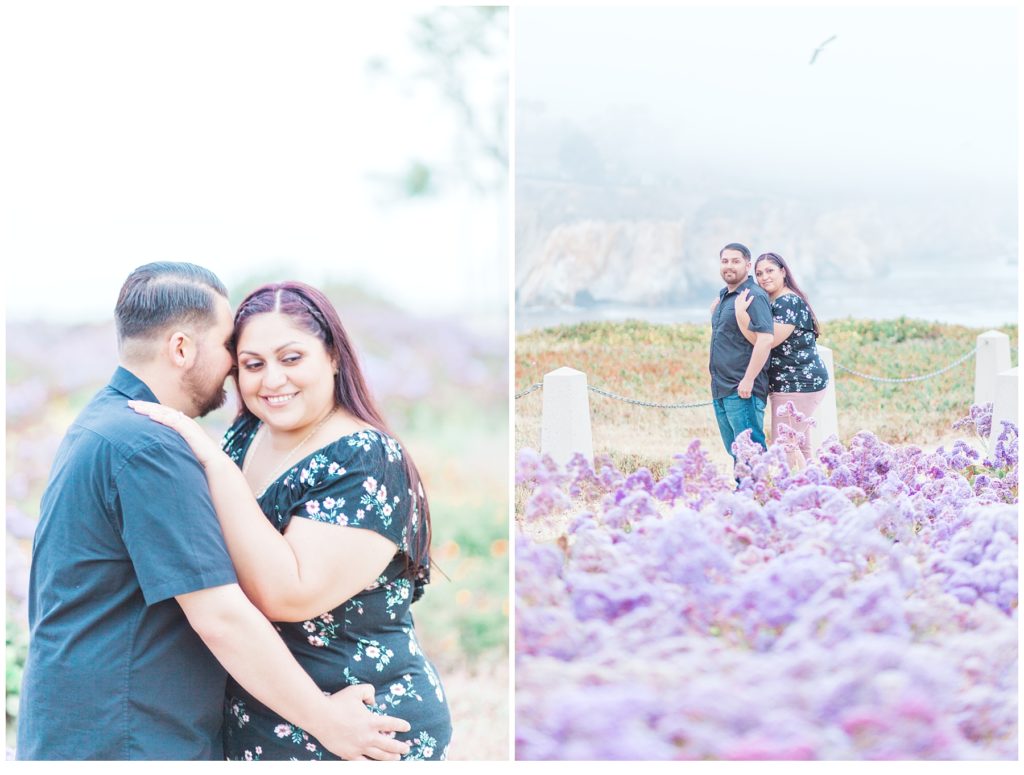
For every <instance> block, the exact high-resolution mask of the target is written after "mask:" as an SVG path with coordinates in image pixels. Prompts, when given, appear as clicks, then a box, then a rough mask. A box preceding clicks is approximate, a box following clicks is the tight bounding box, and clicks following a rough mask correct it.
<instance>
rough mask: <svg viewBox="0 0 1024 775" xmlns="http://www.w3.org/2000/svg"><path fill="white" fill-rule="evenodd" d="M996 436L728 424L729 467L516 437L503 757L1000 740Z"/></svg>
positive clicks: (1006, 581) (1004, 455) (1005, 596)
mask: <svg viewBox="0 0 1024 775" xmlns="http://www.w3.org/2000/svg"><path fill="white" fill-rule="evenodd" d="M1016 436H1017V430H1016V427H1014V426H1013V425H1012V424H1007V425H1006V427H1005V428H1004V431H1003V435H1002V437H1001V446H1000V445H999V444H997V445H996V448H995V449H994V451H993V454H992V455H991V456H989V457H985V458H983V457H982V456H981V455H980V454H979V453H978V452H977V451H975V450H974V449H973V448H972V447H971V446H970V445H968V444H966V443H964V442H957V443H956V444H954V445H953V447H952V448H951V449H949V450H946V449H944V448H941V447H940V448H939V449H937V450H936V451H934V452H926V451H924V450H921V449H919V448H917V447H893V446H890V445H887V444H884V443H882V442H880V441H879V440H878V439H877V438H876V437H875V436H874V435H872V434H871V433H867V432H863V433H859V434H857V435H856V436H855V437H853V438H852V439H851V440H850V442H849V444H847V445H845V446H844V445H843V444H841V443H839V442H838V441H837V440H836V439H834V438H832V439H829V440H828V441H827V442H826V443H825V444H824V445H823V447H822V448H821V450H820V451H819V452H818V454H817V456H816V457H815V458H814V459H813V460H811V461H809V463H808V465H807V467H806V468H804V469H803V470H800V471H795V470H791V468H790V466H789V465H788V464H787V462H786V459H787V455H786V451H787V450H786V445H785V444H776V445H773V446H772V447H771V448H769V449H768V450H767V451H764V450H762V449H761V447H759V446H758V445H756V444H752V443H751V442H750V440H749V435H747V436H746V437H741V438H740V439H739V440H738V441H737V446H736V451H737V457H738V463H737V466H736V477H737V478H739V480H740V481H739V484H738V485H737V483H736V481H735V479H734V478H733V477H732V476H729V475H727V474H725V473H721V472H718V471H716V469H715V468H714V466H712V465H711V464H710V462H709V460H708V457H707V455H706V453H705V452H704V451H703V450H702V449H701V447H700V443H699V442H698V441H694V442H693V443H692V444H691V445H690V446H689V448H688V449H687V451H686V452H685V453H683V454H680V455H676V456H675V458H674V464H673V465H672V467H671V468H670V469H669V470H668V471H667V473H666V474H665V476H663V477H662V478H661V479H659V480H657V481H655V480H654V479H653V477H652V476H651V474H650V472H649V471H647V470H646V469H640V470H638V471H635V472H633V473H629V474H627V473H623V472H620V471H618V470H616V469H615V467H614V466H613V465H612V464H611V462H610V461H609V460H607V459H605V460H598V461H597V462H596V463H595V465H594V466H593V467H591V466H590V465H589V464H588V463H587V461H586V460H585V459H584V458H583V457H582V456H576V457H575V458H574V459H573V460H572V461H571V462H570V463H569V465H568V466H566V467H565V468H564V469H562V468H559V467H558V466H556V465H554V464H553V463H552V462H551V460H550V459H548V458H546V457H542V456H539V455H538V454H537V453H536V452H533V451H532V450H523V451H521V452H520V455H519V460H518V474H517V482H519V483H520V485H523V486H525V487H527V489H528V491H529V495H528V497H527V499H526V501H525V507H524V513H523V518H524V525H523V527H522V528H521V529H520V531H519V535H518V538H517V547H516V558H517V559H516V661H517V668H516V682H517V687H516V715H517V724H516V738H517V739H516V745H517V758H519V759H705V758H712V759H901V758H905V759H992V758H1009V759H1012V758H1016V756H1017V743H1016V740H1017V720H1016V719H1017V680H1016V676H1017V542H1018V535H1017V508H1016V503H1017V453H1016ZM552 521H555V522H557V524H561V525H564V530H563V531H562V535H561V536H560V537H559V538H558V540H556V541H554V542H550V543H544V542H539V541H535V540H533V539H531V538H530V537H529V533H530V532H531V528H532V527H534V526H536V525H538V524H543V523H545V522H552Z"/></svg>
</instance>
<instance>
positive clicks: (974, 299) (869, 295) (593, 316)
mask: <svg viewBox="0 0 1024 775" xmlns="http://www.w3.org/2000/svg"><path fill="white" fill-rule="evenodd" d="M1019 280H1020V278H1019V273H1018V271H1017V264H1016V262H1014V263H1009V262H1007V261H1005V260H998V261H986V260H984V259H972V260H964V261H961V262H956V263H953V262H945V265H944V266H943V267H936V266H931V267H920V266H918V267H914V266H902V267H895V268H893V269H891V270H890V271H889V272H888V273H887V274H886V275H885V276H884V277H872V278H865V279H856V280H852V279H848V278H835V279H828V278H826V279H824V280H819V281H818V282H817V283H816V284H815V285H814V286H807V287H805V288H804V290H805V291H806V292H807V294H808V296H809V297H810V300H811V304H812V306H813V307H814V311H815V313H816V314H817V315H818V318H819V319H820V320H823V321H824V320H834V319H837V318H845V317H854V318H869V319H874V320H885V319H891V318H898V317H900V316H904V317H908V318H914V319H918V320H930V321H938V322H942V323H954V324H958V325H964V326H972V327H978V328H1001V327H1003V326H1006V325H1007V324H1016V323H1017V322H1018V314H1019V307H1018V304H1019V298H1020V297H1019ZM712 298H713V295H709V296H708V298H706V299H703V298H702V299H689V300H687V301H686V302H684V303H683V304H680V305H677V306H671V307H668V306H666V307H642V306H635V305H622V304H598V305H595V306H592V307H565V308H559V309H523V308H519V307H517V308H516V316H515V326H516V331H517V332H519V333H522V332H525V331H531V330H534V329H537V328H544V327H547V326H556V325H565V324H572V323H582V322H590V321H616V320H627V319H638V320H646V321H648V322H651V323H707V322H708V321H709V309H710V305H711V301H712Z"/></svg>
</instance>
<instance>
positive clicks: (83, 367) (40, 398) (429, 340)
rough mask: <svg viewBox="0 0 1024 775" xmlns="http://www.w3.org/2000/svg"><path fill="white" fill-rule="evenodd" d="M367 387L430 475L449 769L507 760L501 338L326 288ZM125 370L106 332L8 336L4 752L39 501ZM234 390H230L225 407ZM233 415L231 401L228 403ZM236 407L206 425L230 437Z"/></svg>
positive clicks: (434, 603)
mask: <svg viewBox="0 0 1024 775" xmlns="http://www.w3.org/2000/svg"><path fill="white" fill-rule="evenodd" d="M328 293H329V295H330V296H331V298H332V299H333V300H334V302H335V304H336V305H337V306H338V309H339V311H341V314H342V317H343V319H344V321H345V324H346V327H347V328H348V331H349V334H350V335H351V337H352V339H353V341H354V342H355V343H356V346H357V348H358V350H359V355H360V358H361V360H362V363H363V367H364V370H365V372H366V375H367V379H368V382H369V383H370V385H371V388H372V389H373V391H374V394H375V396H376V397H377V399H378V401H379V402H380V404H381V407H382V409H383V411H384V414H385V416H386V417H387V418H388V420H389V421H390V423H391V424H392V426H393V427H394V429H395V431H396V433H398V434H399V435H400V436H401V437H402V439H403V441H404V442H405V444H406V446H407V447H408V448H409V449H411V450H412V451H413V453H414V456H415V459H416V461H417V464H418V466H419V469H420V471H421V472H422V473H423V476H424V480H425V483H426V486H427V490H428V494H429V495H430V498H431V512H432V514H433V520H434V557H435V560H436V564H437V566H438V567H439V568H440V569H441V571H443V574H446V575H447V578H446V577H445V575H443V574H442V573H436V574H435V575H434V578H433V581H432V583H431V585H430V587H429V588H428V590H427V594H426V595H425V596H424V598H423V600H422V601H421V602H419V603H417V605H416V608H414V614H415V616H416V622H417V628H418V630H419V634H420V639H421V642H422V643H423V645H424V649H425V650H426V651H427V653H428V654H430V656H431V658H432V659H433V661H434V662H435V664H436V665H437V667H438V670H439V672H440V673H441V676H442V680H444V682H445V685H446V689H447V691H448V697H449V701H450V702H451V706H452V712H453V716H454V720H455V728H456V736H455V737H454V738H453V745H452V749H451V756H452V758H453V759H465V758H472V759H505V758H507V755H508V723H507V712H508V707H509V698H508V604H509V599H508V506H507V492H508V489H507V488H508V478H507V474H508V472H507V459H508V458H507V454H508V453H507V443H508V442H507V440H508V364H507V334H506V331H505V329H504V316H503V315H501V316H495V317H496V319H497V320H498V321H499V324H498V325H492V326H490V330H488V327H487V326H486V325H485V324H486V323H487V321H478V322H477V324H476V325H475V326H471V325H470V324H469V323H468V321H465V320H454V319H451V318H444V317H438V318H432V319H423V318H417V317H413V316H410V315H408V314H404V313H402V312H401V311H400V310H396V309H394V308H391V307H389V306H388V305H387V304H386V303H384V302H382V301H380V300H378V299H372V298H366V297H363V296H361V295H359V294H358V293H354V292H352V291H349V290H347V289H343V288H334V289H328ZM116 365H117V353H116V346H115V336H114V329H113V324H112V323H104V324H89V325H56V324H46V323H20V322H13V321H8V324H7V435H6V451H7V471H6V476H7V503H6V507H7V519H6V522H7V541H6V544H7V545H6V555H7V556H6V560H7V563H6V565H7V621H6V630H7V654H6V686H7V694H6V705H7V708H6V710H7V713H6V716H7V719H6V720H7V724H6V727H7V741H8V745H11V744H12V741H13V733H14V729H15V725H16V723H17V716H18V695H19V687H20V684H21V671H22V666H23V663H24V657H25V650H26V646H27V641H28V635H27V602H26V595H27V592H28V570H29V559H30V557H31V541H32V535H33V533H34V531H35V524H36V519H37V517H38V509H39V498H40V495H41V494H42V490H43V488H44V487H45V485H46V481H47V478H48V476H49V469H50V462H51V460H52V458H53V456H54V454H55V452H56V450H57V447H58V445H59V444H60V440H61V438H62V437H63V435H64V432H65V430H66V429H67V427H68V425H69V424H70V423H71V421H72V420H73V419H74V417H75V415H76V414H77V413H78V411H79V410H80V409H81V408H82V407H83V406H84V405H85V403H86V402H87V401H88V400H89V399H90V397H91V396H92V395H93V394H94V393H95V392H96V391H97V390H98V389H99V388H100V387H102V386H103V385H104V384H106V382H107V380H108V379H109V378H110V375H111V374H112V373H113V371H114V368H115V367H116ZM230 393H231V391H230V390H229V395H230ZM229 403H231V404H233V401H232V402H229ZM233 414H234V409H233V407H232V406H226V407H225V408H223V409H221V410H218V411H217V412H215V413H213V414H211V415H210V416H209V417H208V418H206V419H204V420H203V423H204V425H205V426H206V427H207V429H208V430H209V432H210V433H211V434H212V435H215V436H216V435H219V434H221V433H223V431H224V430H225V429H226V428H227V426H228V424H229V423H230V422H231V419H232V417H233Z"/></svg>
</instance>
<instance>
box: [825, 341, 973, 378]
mask: <svg viewBox="0 0 1024 775" xmlns="http://www.w3.org/2000/svg"><path fill="white" fill-rule="evenodd" d="M977 351H978V348H977V347H975V348H974V349H972V350H971V351H970V352H969V353H967V354H966V355H964V356H963V357H962V358H958V359H957V360H955V361H953V363H951V364H949V365H948V366H947V367H946V368H944V369H939V370H938V371H933V372H932V373H931V374H922V375H921V376H919V377H872V376H871V375H870V374H862V373H861V372H859V371H854V370H853V369H851V368H849V367H848V366H843V365H842V364H840V363H837V364H836V368H837V369H842V370H843V371H846V372H849V373H850V374H854V375H856V376H858V377H863V378H864V379H869V380H871V381H873V382H920V381H921V380H923V379H931V378H932V377H937V376H939V375H940V374H945V373H946V372H947V371H949V370H950V369H955V368H956V367H957V366H959V365H960V364H961V363H963V362H964V361H966V360H967V359H968V358H970V357H971V356H972V355H974V354H975V353H976V352H977Z"/></svg>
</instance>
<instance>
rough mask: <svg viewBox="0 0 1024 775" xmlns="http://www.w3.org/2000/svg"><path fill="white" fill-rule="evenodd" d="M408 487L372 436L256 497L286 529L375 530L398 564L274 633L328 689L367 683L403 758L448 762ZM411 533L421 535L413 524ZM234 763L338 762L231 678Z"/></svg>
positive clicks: (239, 439) (227, 728)
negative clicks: (424, 624) (413, 549)
mask: <svg viewBox="0 0 1024 775" xmlns="http://www.w3.org/2000/svg"><path fill="white" fill-rule="evenodd" d="M259 424H260V423H259V421H258V420H257V419H256V418H255V417H252V416H246V417H243V418H241V419H240V420H238V421H236V422H235V424H234V425H232V426H231V428H229V429H228V432H227V434H226V435H225V437H224V450H225V452H227V453H228V455H230V457H231V458H232V460H234V461H235V462H236V463H238V464H239V465H241V463H242V460H243V459H244V457H245V453H246V450H247V449H248V447H249V444H250V443H251V441H252V438H253V435H254V434H255V432H256V430H257V428H258V427H259ZM417 501H418V499H417V498H414V497H413V494H412V492H411V490H410V489H409V481H408V478H407V477H406V473H405V466H404V464H403V460H402V449H401V447H400V446H399V445H398V443H397V442H396V441H395V440H394V439H392V438H391V437H389V436H387V435H385V434H383V433H380V432H379V431H375V430H364V431H359V432H357V433H352V434H349V435H347V436H342V437H341V438H340V439H338V440H337V441H335V442H333V443H331V444H328V445H327V446H325V447H323V448H322V449H319V450H317V451H316V452H314V453H313V454H311V455H309V456H308V457H306V458H305V459H304V460H302V461H300V462H299V463H298V464H297V465H296V466H295V467H294V468H292V469H291V470H290V471H288V472H287V473H285V474H284V475H282V476H281V477H280V478H278V479H277V480H276V481H275V482H273V483H272V484H271V485H270V486H269V487H267V489H266V491H265V492H264V493H263V494H262V495H261V496H260V499H259V504H260V508H262V510H263V513H264V514H265V515H266V516H267V518H268V519H269V520H270V521H271V522H272V523H273V524H274V526H275V527H276V528H277V529H278V530H279V531H281V532H284V530H285V528H286V527H287V526H288V523H289V522H290V521H291V520H292V519H293V518H296V517H298V518H301V519H312V520H315V521H317V522H325V523H328V524H331V525H340V526H347V527H358V528H363V529H366V530H373V531H375V532H377V533H380V534H381V535H383V536H385V537H386V538H388V539H390V540H391V541H392V542H394V544H395V546H396V547H397V551H396V553H395V556H394V558H393V559H392V561H391V563H390V564H389V565H388V567H387V568H385V569H384V572H383V573H381V574H380V576H378V577H377V579H376V580H375V581H373V583H371V584H370V585H369V586H367V587H366V589H364V590H363V591H362V592H360V593H358V594H357V595H355V596H354V597H352V598H350V599H349V600H346V601H345V602H343V603H342V604H341V605H339V606H338V607H337V608H335V609H334V610H332V611H325V612H324V613H322V614H320V615H319V616H316V617H313V618H311V619H308V620H306V621H304V622H278V623H276V624H275V625H274V626H275V627H276V628H277V630H278V632H279V633H280V634H281V638H282V639H283V640H284V642H285V644H287V646H288V648H289V649H290V650H291V652H292V653H293V654H294V655H295V658H296V660H298V662H299V664H300V665H302V667H303V668H304V669H305V670H306V672H307V673H309V674H310V676H311V677H312V678H313V680H314V681H316V683H317V685H318V686H319V687H320V688H321V689H322V690H323V691H324V692H325V693H331V694H333V693H334V692H337V691H339V690H340V689H344V688H345V687H346V686H348V685H351V684H359V683H369V684H372V685H373V686H374V688H375V690H376V701H377V704H376V708H375V710H376V711H377V712H379V713H384V714H387V715H389V716H397V717H399V718H404V719H405V720H406V721H408V722H409V723H410V724H411V725H412V729H411V730H410V731H409V732H406V733H404V734H402V735H399V738H400V739H403V740H408V741H409V742H410V743H411V745H412V748H411V750H410V752H409V754H408V755H407V756H406V757H405V758H406V759H444V758H445V756H446V753H447V747H448V741H449V739H450V738H451V717H450V714H449V710H448V704H447V702H446V701H445V695H444V689H443V688H442V687H441V682H440V680H438V677H437V672H436V671H435V669H434V667H433V665H431V664H430V662H429V661H428V660H427V658H426V657H425V656H424V655H423V652H422V651H421V649H420V646H419V643H418V642H417V640H416V632H415V630H414V629H413V621H412V615H411V613H410V611H409V605H410V604H411V603H412V602H413V601H414V600H417V599H418V598H419V597H420V595H421V594H422V593H423V585H424V584H425V583H427V581H428V578H427V575H426V574H424V575H423V577H422V578H417V579H415V581H413V580H410V579H409V578H408V577H407V575H406V574H405V560H406V555H405V552H406V551H407V550H408V548H409V543H410V540H411V539H412V538H414V537H415V536H410V535H409V530H410V528H409V527H408V523H409V520H408V519H407V517H408V509H409V507H410V504H412V507H413V508H416V507H417ZM413 525H414V527H413V528H412V530H414V531H415V530H417V529H419V523H418V521H416V520H413ZM224 748H225V754H226V756H227V758H228V759H245V760H256V759H336V758H337V757H336V756H334V755H333V754H331V753H330V752H329V751H327V750H326V749H324V748H323V746H322V745H321V744H320V741H319V740H317V739H316V738H314V737H312V736H311V735H309V734H307V733H306V732H305V731H303V730H302V729H299V728H298V727H296V726H294V725H293V724H290V723H288V722H287V721H286V720H285V719H283V718H281V717H280V716H278V715H276V714H275V713H274V712H273V711H271V710H270V709H269V708H267V707H266V706H264V705H263V704H261V703H260V702H259V701H258V700H256V699H255V698H253V697H251V696H250V695H249V694H248V693H247V692H246V691H245V690H244V689H242V687H240V686H239V685H238V684H237V683H235V682H234V681H233V680H231V679H230V678H229V679H228V689H227V697H226V699H225V704H224Z"/></svg>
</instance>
